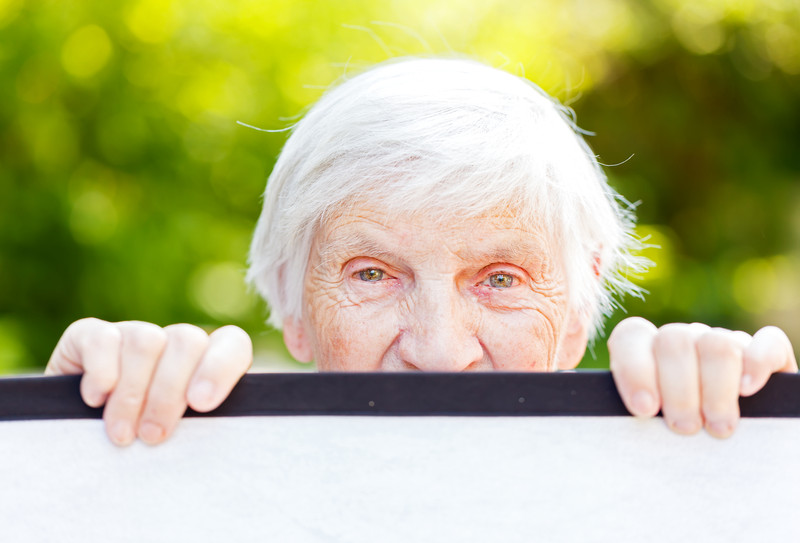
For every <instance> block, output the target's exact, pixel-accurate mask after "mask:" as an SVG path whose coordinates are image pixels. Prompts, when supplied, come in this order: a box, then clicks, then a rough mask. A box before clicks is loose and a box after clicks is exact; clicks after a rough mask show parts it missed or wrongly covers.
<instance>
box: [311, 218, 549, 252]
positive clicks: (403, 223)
mask: <svg viewBox="0 0 800 543" xmlns="http://www.w3.org/2000/svg"><path fill="white" fill-rule="evenodd" d="M314 250H315V251H316V252H318V254H319V256H320V257H321V260H322V261H325V260H327V259H328V258H332V257H335V256H340V255H343V254H346V255H350V254H356V253H359V254H360V253H369V254H373V255H375V256H376V257H380V256H381V255H382V254H384V253H388V254H393V255H402V254H406V253H408V254H414V255H419V256H424V255H427V256H429V257H435V256H436V255H437V254H441V253H442V252H444V251H447V252H448V253H455V254H457V255H458V256H459V257H461V258H464V259H471V260H489V261H493V262H499V261H509V262H515V261H522V260H526V259H530V258H536V259H537V260H539V259H541V258H543V257H552V256H553V255H554V254H556V253H557V245H556V244H555V242H554V239H553V236H551V235H548V232H546V231H544V229H543V228H542V227H541V226H539V225H537V224H525V222H522V221H520V220H519V217H517V216H514V215H512V214H510V213H508V212H507V210H495V211H493V212H487V213H485V214H482V215H479V216H475V217H469V216H467V217H459V216H458V215H457V214H453V215H451V216H450V217H448V218H447V219H444V220H443V219H442V216H441V215H440V214H439V213H436V212H435V211H432V210H430V211H427V212H425V211H416V212H413V213H397V212H388V211H386V210H381V209H378V208H376V207H374V206H360V207H357V208H351V209H349V210H347V211H343V212H340V213H338V214H337V215H336V216H333V217H330V218H329V219H328V220H327V221H325V223H323V224H322V225H321V228H320V229H319V231H318V232H317V236H316V237H315V242H314Z"/></svg>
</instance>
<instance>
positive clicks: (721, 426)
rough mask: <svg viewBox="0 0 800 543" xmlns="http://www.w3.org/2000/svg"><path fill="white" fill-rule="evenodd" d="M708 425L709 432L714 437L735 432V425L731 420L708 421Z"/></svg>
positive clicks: (726, 435)
mask: <svg viewBox="0 0 800 543" xmlns="http://www.w3.org/2000/svg"><path fill="white" fill-rule="evenodd" d="M706 427H707V428H708V433H709V434H711V435H712V436H714V437H728V436H730V435H731V434H732V433H733V425H732V424H730V423H729V422H721V421H717V422H708V423H706Z"/></svg>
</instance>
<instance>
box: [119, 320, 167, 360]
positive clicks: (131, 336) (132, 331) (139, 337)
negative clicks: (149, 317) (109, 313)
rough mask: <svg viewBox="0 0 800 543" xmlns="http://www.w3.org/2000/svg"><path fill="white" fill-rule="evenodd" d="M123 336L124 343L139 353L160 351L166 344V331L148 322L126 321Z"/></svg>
mask: <svg viewBox="0 0 800 543" xmlns="http://www.w3.org/2000/svg"><path fill="white" fill-rule="evenodd" d="M124 336H125V338H124V341H125V343H126V344H127V345H128V346H129V347H130V348H131V349H133V350H134V351H137V352H141V353H148V354H157V353H160V352H161V351H162V350H163V349H164V346H165V345H166V344H167V333H166V332H165V331H164V329H163V328H161V327H159V326H156V325H155V324H151V323H148V322H132V323H128V324H127V326H126V327H125V333H124Z"/></svg>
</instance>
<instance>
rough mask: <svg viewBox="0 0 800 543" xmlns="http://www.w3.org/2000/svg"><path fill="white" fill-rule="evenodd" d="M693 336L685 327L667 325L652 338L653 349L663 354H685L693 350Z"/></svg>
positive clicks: (681, 325)
mask: <svg viewBox="0 0 800 543" xmlns="http://www.w3.org/2000/svg"><path fill="white" fill-rule="evenodd" d="M694 343H695V340H694V336H693V335H692V333H691V332H690V330H689V328H688V326H687V325H684V324H667V325H665V326H662V327H661V328H660V329H659V330H658V333H657V334H656V336H655V337H654V338H653V348H654V349H656V350H658V351H660V352H665V353H686V352H688V351H690V350H693V349H694Z"/></svg>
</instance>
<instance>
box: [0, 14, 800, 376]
mask: <svg viewBox="0 0 800 543" xmlns="http://www.w3.org/2000/svg"><path fill="white" fill-rule="evenodd" d="M453 51H458V52H462V53H465V54H469V55H472V56H475V57H478V58H481V59H483V60H485V61H486V62H488V63H490V64H493V65H496V66H503V67H504V68H505V69H508V70H510V71H512V72H514V73H520V74H525V75H526V76H527V77H528V78H530V79H531V80H533V81H535V82H537V83H538V84H539V85H540V86H542V87H543V88H544V89H545V90H547V91H548V92H550V93H551V94H554V95H555V96H557V97H559V98H560V99H561V100H562V101H564V102H566V103H571V102H574V101H575V100H576V99H577V98H579V97H581V99H580V100H578V101H577V102H575V104H574V107H575V108H576V110H577V113H578V120H579V122H580V124H581V126H583V127H584V128H587V129H589V130H594V131H596V132H597V136H595V137H590V138H589V141H590V144H591V145H592V146H593V147H594V149H595V150H596V151H597V152H598V154H599V156H600V160H601V161H603V162H605V163H612V164H613V163H621V164H620V165H618V166H613V167H610V168H608V174H609V176H610V178H611V180H612V183H613V184H614V185H615V186H616V187H617V188H618V189H619V190H620V192H622V193H623V194H624V195H625V196H626V197H627V198H628V199H630V200H631V201H641V202H642V204H641V205H640V206H639V209H638V212H639V215H640V218H641V223H642V225H641V227H640V230H641V234H643V235H647V236H650V240H651V243H653V244H658V245H660V246H661V249H660V250H655V249H651V250H648V255H649V256H650V257H651V258H652V259H653V260H654V261H655V262H656V264H657V267H656V268H655V269H654V270H653V271H652V272H651V273H650V274H649V275H648V277H646V278H644V279H643V281H644V284H645V286H646V287H647V288H648V289H649V290H650V291H651V294H650V295H649V296H648V297H647V301H646V302H645V303H642V302H640V301H637V300H626V301H625V305H626V307H628V310H629V312H630V313H633V314H641V315H643V316H646V317H648V318H650V319H652V320H654V321H656V322H664V321H667V320H703V321H708V322H710V323H713V324H718V325H723V326H736V327H742V328H745V329H752V328H754V327H757V326H761V325H763V324H767V323H776V324H781V325H783V326H784V327H786V329H787V331H789V332H790V334H791V335H792V336H793V338H794V341H795V342H800V281H798V277H800V220H798V217H800V214H798V213H794V212H793V211H794V210H795V209H798V206H800V183H799V182H800V154H798V152H797V141H800V7H798V4H797V2H796V1H794V0H744V1H742V0H736V1H733V0H731V1H724V0H703V1H695V2H690V1H687V0H650V1H647V2H640V1H635V0H602V1H598V0H593V1H588V0H570V1H566V2H562V1H557V0H539V1H534V2H522V3H521V2H516V1H511V0H495V1H480V2H479V1H477V0H475V1H469V2H456V1H454V0H425V1H423V0H408V1H404V2H385V3H383V2H381V3H378V2H369V1H367V0H342V1H340V2H335V3H334V2H312V1H303V0H268V1H267V0H229V1H226V2H215V1H211V0H205V1H197V0H196V1H192V2H187V1H178V0H173V1H159V2H156V1H154V0H139V1H128V2H123V3H113V4H108V3H101V2H82V3H78V2H66V3H64V2H55V1H53V0H50V1H46V0H37V1H35V2H34V1H27V2H26V1H25V0H0V82H1V83H0V372H18V371H30V370H35V369H37V368H41V367H42V366H43V365H44V363H45V362H46V360H47V357H48V355H49V353H50V351H51V349H52V347H53V346H54V344H55V342H56V340H57V339H58V337H59V335H60V333H61V331H62V330H63V329H64V327H66V326H67V325H68V324H69V322H71V321H73V320H75V319H77V318H80V317H83V316H89V315H92V316H97V317H100V318H105V319H110V320H126V319H142V320H148V321H153V322H156V323H159V324H162V325H165V324H168V323H171V322H178V321H188V322H194V323H200V324H204V325H207V326H209V327H215V326H218V325H220V324H223V323H230V322H232V323H236V324H239V325H241V326H243V327H244V328H245V329H246V330H248V331H250V333H251V335H253V337H254V338H255V341H256V345H257V348H258V351H259V353H260V354H261V357H262V358H275V357H277V358H282V359H284V360H285V353H284V352H283V351H282V346H281V341H280V337H279V335H277V334H276V333H275V332H274V331H272V332H270V331H267V330H266V328H265V326H264V325H263V321H264V318H265V309H264V307H263V304H262V303H261V302H260V301H259V300H257V299H256V298H255V296H254V295H252V293H248V292H247V291H246V290H245V287H244V285H243V283H242V277H243V270H244V268H245V267H246V253H247V246H248V241H249V235H250V231H251V228H252V226H253V225H254V223H255V220H256V218H257V216H258V213H259V203H260V193H261V191H262V190H263V186H264V181H265V179H266V176H267V175H268V173H269V171H270V168H271V167H272V165H273V163H274V160H275V158H276V156H277V154H278V153H279V151H280V147H281V145H282V143H283V142H284V141H285V134H284V133H280V132H279V133H265V132H258V131H255V130H252V129H248V128H246V127H243V126H241V125H237V124H236V121H242V122H244V123H248V124H252V125H256V126H259V127H263V128H267V129H282V128H286V127H288V126H290V125H291V123H292V121H293V119H296V118H297V116H298V115H300V114H301V113H302V112H303V111H304V109H305V108H307V107H308V106H309V105H310V104H311V103H313V101H314V100H316V99H317V98H318V97H319V96H320V95H321V93H322V92H323V91H324V89H325V88H326V87H327V86H328V85H330V84H331V83H333V82H335V81H336V80H337V79H338V78H339V77H341V76H343V75H346V74H347V73H352V72H354V71H356V70H358V69H361V68H362V67H365V66H368V65H370V64H372V63H375V62H377V61H380V60H383V59H385V58H387V57H390V56H397V55H406V54H452V52H453ZM629 158H630V159H629ZM628 159H629V160H628ZM620 317H621V314H618V315H614V316H613V317H612V319H611V322H612V323H613V322H614V321H616V320H618V319H619V318H620ZM609 329H610V325H609ZM595 351H596V353H597V355H598V358H597V360H592V359H591V358H587V360H585V362H584V366H592V365H595V366H601V367H602V366H603V365H604V364H606V363H607V362H606V359H605V354H604V353H605V349H604V347H602V346H598V347H597V348H596V349H595ZM269 353H277V354H269ZM283 364H284V367H289V368H296V367H298V366H296V365H293V364H292V363H291V362H284V363H283Z"/></svg>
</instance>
